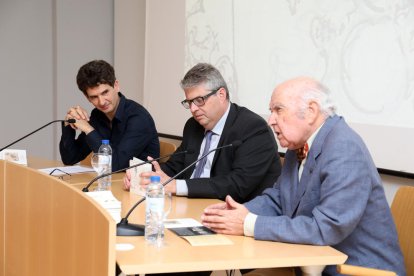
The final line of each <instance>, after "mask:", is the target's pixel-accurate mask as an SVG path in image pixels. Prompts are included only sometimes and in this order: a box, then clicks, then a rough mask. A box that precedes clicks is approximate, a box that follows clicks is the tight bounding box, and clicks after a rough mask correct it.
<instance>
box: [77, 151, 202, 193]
mask: <svg viewBox="0 0 414 276" xmlns="http://www.w3.org/2000/svg"><path fill="white" fill-rule="evenodd" d="M193 152H194V151H193V150H191V149H189V150H183V151H179V152H174V153H171V154H167V155H164V156H161V157H158V158H155V159H152V160H147V161H143V162H141V163H138V164H135V165H132V166H129V167H126V168H123V169H119V170H117V171H114V172H110V173H104V174H101V175H98V176H97V177H95V178H94V179H92V180H91V181H90V182H89V183H88V185H86V186H85V187H84V188H83V189H82V192H89V187H90V186H91V185H92V184H93V182H95V181H96V180H98V179H101V178H103V177H106V176H110V175H112V174H114V173H119V172H123V171H126V170H128V169H132V168H135V167H139V166H141V165H144V164H148V163H151V162H153V161H158V160H161V159H164V158H167V157H170V156H173V155H178V154H183V153H193Z"/></svg>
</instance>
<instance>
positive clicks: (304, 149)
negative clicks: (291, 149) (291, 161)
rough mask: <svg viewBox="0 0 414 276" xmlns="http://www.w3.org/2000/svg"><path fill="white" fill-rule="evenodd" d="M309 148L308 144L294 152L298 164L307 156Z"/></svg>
mask: <svg viewBox="0 0 414 276" xmlns="http://www.w3.org/2000/svg"><path fill="white" fill-rule="evenodd" d="M308 151H309V146H308V143H305V144H304V145H303V147H301V148H298V149H297V150H296V157H297V158H298V161H299V163H301V162H302V161H303V159H305V158H306V155H308Z"/></svg>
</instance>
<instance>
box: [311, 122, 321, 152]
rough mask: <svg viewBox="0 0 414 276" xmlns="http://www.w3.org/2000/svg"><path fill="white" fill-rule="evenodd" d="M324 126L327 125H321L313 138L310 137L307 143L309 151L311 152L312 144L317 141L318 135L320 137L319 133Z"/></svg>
mask: <svg viewBox="0 0 414 276" xmlns="http://www.w3.org/2000/svg"><path fill="white" fill-rule="evenodd" d="M324 124H325V123H323V124H321V125H320V126H319V127H318V129H317V130H316V131H315V132H314V133H312V135H311V137H309V139H308V141H307V143H308V147H309V150H310V148H311V147H312V143H313V141H314V140H315V138H316V135H318V133H319V131H320V130H321V128H322V126H323V125H324Z"/></svg>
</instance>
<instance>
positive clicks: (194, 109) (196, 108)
mask: <svg viewBox="0 0 414 276" xmlns="http://www.w3.org/2000/svg"><path fill="white" fill-rule="evenodd" d="M197 110H198V106H196V105H195V104H194V103H192V102H190V111H191V112H196V111H197Z"/></svg>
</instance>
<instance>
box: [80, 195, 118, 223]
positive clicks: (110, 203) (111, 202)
mask: <svg viewBox="0 0 414 276" xmlns="http://www.w3.org/2000/svg"><path fill="white" fill-rule="evenodd" d="M85 194H86V195H87V196H89V197H91V198H92V199H93V200H94V201H95V202H97V203H98V204H99V205H101V206H102V207H103V208H104V209H105V210H106V211H108V213H109V214H110V215H111V217H112V218H113V219H114V220H115V221H116V222H120V221H121V202H120V201H119V200H117V199H116V198H115V197H114V195H113V194H112V192H111V191H96V192H87V193H85Z"/></svg>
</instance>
